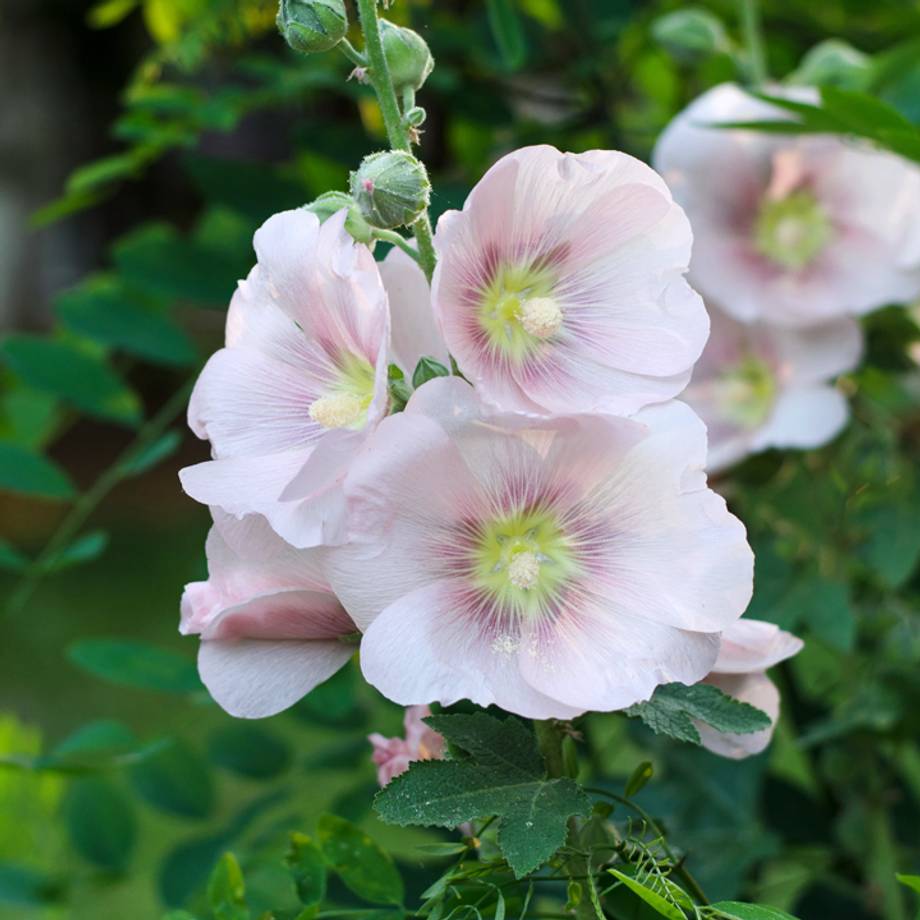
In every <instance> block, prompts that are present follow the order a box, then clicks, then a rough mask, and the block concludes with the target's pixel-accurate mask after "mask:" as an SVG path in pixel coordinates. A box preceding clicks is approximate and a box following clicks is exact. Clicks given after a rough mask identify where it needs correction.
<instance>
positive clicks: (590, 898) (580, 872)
mask: <svg viewBox="0 0 920 920" xmlns="http://www.w3.org/2000/svg"><path fill="white" fill-rule="evenodd" d="M533 728H534V733H535V734H536V736H537V746H538V747H539V748H540V753H541V754H542V755H543V759H544V760H545V761H546V772H547V774H549V776H550V777H551V778H553V779H555V778H557V777H561V776H565V775H566V772H565V757H564V756H563V753H562V741H563V738H564V737H565V734H564V732H563V731H562V728H561V726H560V725H559V723H558V722H556V721H554V720H553V719H534V721H533ZM577 833H578V822H577V821H576V819H575V818H574V817H573V818H569V838H570V839H571V840H574V839H575V837H576V835H577ZM565 872H566V874H567V875H568V877H569V879H570V880H575V879H585V880H586V881H587V888H588V891H586V892H585V893H584V894H583V895H582V898H581V901H580V902H579V903H578V905H577V906H576V907H575V911H574V916H575V920H604V914H603V913H602V912H601V910H600V901H599V900H598V897H597V890H596V888H595V886H594V879H593V878H591V875H590V874H591V866H590V861H589V860H587V859H585V857H584V856H582V855H581V854H578V853H573V854H572V855H570V856H569V857H567V858H566V861H565Z"/></svg>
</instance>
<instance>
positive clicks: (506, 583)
mask: <svg viewBox="0 0 920 920" xmlns="http://www.w3.org/2000/svg"><path fill="white" fill-rule="evenodd" d="M578 568H579V567H578V564H577V562H576V559H575V554H574V552H573V548H572V545H571V542H570V541H569V539H568V537H567V536H566V535H565V532H564V531H563V530H562V528H561V527H560V525H559V521H558V519H557V518H556V516H555V515H554V514H553V513H552V512H551V511H548V510H544V509H540V508H535V509H528V510H521V511H515V512H511V513H510V514H505V515H501V516H498V517H495V518H493V519H492V520H491V521H490V522H489V523H487V524H485V525H483V526H482V527H481V528H480V532H479V535H478V539H477V541H476V546H475V549H474V550H473V558H472V576H473V579H474V581H475V583H476V584H477V586H478V587H480V588H481V589H483V590H484V591H486V592H487V593H488V594H490V595H491V596H492V597H493V598H494V599H495V600H496V602H497V603H498V605H499V606H500V608H501V609H502V610H503V611H504V612H506V613H511V614H512V615H522V616H536V615H538V614H539V613H540V612H541V611H542V610H543V609H544V605H545V604H546V602H547V601H549V600H551V599H553V598H554V597H556V596H557V595H558V593H559V591H560V589H561V588H562V586H563V585H564V583H565V582H566V581H567V580H569V579H571V578H572V577H573V576H574V575H575V574H577V572H578Z"/></svg>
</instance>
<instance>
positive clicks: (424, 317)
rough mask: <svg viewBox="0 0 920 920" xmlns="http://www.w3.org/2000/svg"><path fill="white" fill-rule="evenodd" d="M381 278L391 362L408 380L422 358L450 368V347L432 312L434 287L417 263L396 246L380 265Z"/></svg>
mask: <svg viewBox="0 0 920 920" xmlns="http://www.w3.org/2000/svg"><path fill="white" fill-rule="evenodd" d="M380 277H381V278H382V279H383V286H384V287H385V288H386V292H387V297H388V298H389V301H390V324H391V328H390V360H391V361H393V362H394V363H395V364H397V365H398V366H399V367H400V368H402V370H403V372H404V373H405V375H406V377H408V378H409V379H411V378H412V372H413V371H414V370H415V366H416V365H417V364H418V362H419V359H420V358H424V357H430V358H434V359H435V360H437V361H440V362H441V364H443V365H444V366H445V367H450V355H449V354H448V351H447V345H446V344H445V343H444V338H443V337H442V335H441V332H440V330H439V329H438V326H437V323H436V322H435V318H434V314H433V313H432V310H431V288H430V287H429V286H428V279H427V278H426V277H425V273H424V272H423V271H422V270H421V268H419V265H418V263H417V262H416V261H414V260H413V259H411V258H410V257H409V256H408V255H406V253H404V252H403V251H402V250H401V249H398V248H396V247H395V246H394V247H393V249H391V250H390V251H389V252H388V253H387V257H386V258H385V259H384V260H383V261H382V262H381V263H380Z"/></svg>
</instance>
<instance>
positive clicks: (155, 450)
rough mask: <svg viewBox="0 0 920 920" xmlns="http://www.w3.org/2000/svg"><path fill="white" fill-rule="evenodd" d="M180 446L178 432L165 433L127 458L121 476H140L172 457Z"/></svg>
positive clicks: (180, 439)
mask: <svg viewBox="0 0 920 920" xmlns="http://www.w3.org/2000/svg"><path fill="white" fill-rule="evenodd" d="M181 444H182V435H181V434H179V432H178V431H175V430H173V431H167V432H166V433H165V434H163V435H161V436H160V437H159V438H157V440H156V441H154V442H153V443H152V444H149V445H148V446H147V447H145V448H144V449H143V450H141V451H139V452H138V453H136V454H135V455H134V456H133V457H131V458H129V459H128V460H127V461H126V462H125V463H124V464H123V465H122V468H121V472H122V475H123V476H140V475H141V474H142V473H146V472H147V470H150V469H153V467H155V466H156V465H157V464H158V463H160V462H161V461H163V460H165V459H166V458H167V457H170V456H172V455H173V454H174V453H175V452H176V451H177V450H178V449H179V446H180V445H181Z"/></svg>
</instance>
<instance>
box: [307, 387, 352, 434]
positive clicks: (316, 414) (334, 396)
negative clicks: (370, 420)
mask: <svg viewBox="0 0 920 920" xmlns="http://www.w3.org/2000/svg"><path fill="white" fill-rule="evenodd" d="M364 411H365V407H364V406H363V405H362V401H361V399H360V398H359V397H358V396H356V395H355V394H354V393H327V394H326V395H325V396H320V398H319V399H317V400H315V401H314V402H312V403H311V404H310V418H312V419H313V421H314V422H316V423H317V424H318V425H322V426H323V428H348V427H349V426H351V425H354V424H355V423H356V422H359V421H360V420H361V416H362V414H363V413H364Z"/></svg>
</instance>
